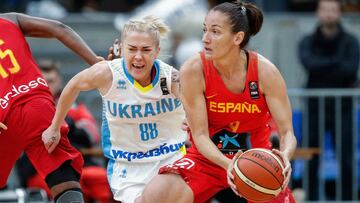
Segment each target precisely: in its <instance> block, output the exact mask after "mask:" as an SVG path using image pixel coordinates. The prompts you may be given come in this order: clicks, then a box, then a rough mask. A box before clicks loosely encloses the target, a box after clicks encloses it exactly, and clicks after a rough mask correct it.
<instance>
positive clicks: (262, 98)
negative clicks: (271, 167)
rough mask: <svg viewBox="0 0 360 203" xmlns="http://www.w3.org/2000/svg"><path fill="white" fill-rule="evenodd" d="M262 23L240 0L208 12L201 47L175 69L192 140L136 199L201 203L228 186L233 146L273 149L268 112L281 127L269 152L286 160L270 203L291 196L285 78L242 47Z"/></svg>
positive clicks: (290, 137)
mask: <svg viewBox="0 0 360 203" xmlns="http://www.w3.org/2000/svg"><path fill="white" fill-rule="evenodd" d="M262 22H263V15H262V12H261V11H260V10H259V9H258V8H257V7H256V6H255V5H253V4H250V3H243V2H241V1H237V2H234V3H222V4H219V5H217V6H215V7H214V8H212V9H211V10H210V11H209V13H208V14H207V16H206V18H205V21H204V34H203V39H202V40H203V43H204V48H205V49H204V51H202V52H201V53H200V54H197V55H196V56H194V57H192V58H190V59H189V60H187V61H186V62H185V64H184V65H183V67H182V68H181V70H180V83H181V91H182V102H183V105H184V107H185V110H186V113H187V119H188V123H189V126H190V129H191V140H192V142H193V145H192V147H191V148H190V149H189V150H188V153H187V155H186V156H185V157H184V158H182V159H180V160H178V161H177V162H175V163H173V164H172V165H169V166H166V167H163V168H162V169H161V170H160V175H158V176H156V177H155V178H153V180H152V181H151V182H150V183H149V185H148V186H147V187H146V188H145V191H144V193H143V196H142V198H141V199H138V201H137V203H140V202H141V203H149V202H157V203H159V202H164V203H165V202H177V203H189V202H195V203H203V202H206V201H208V200H209V199H210V198H211V197H212V196H213V195H214V194H215V193H217V192H218V191H220V190H222V189H225V188H228V187H229V185H230V186H231V188H232V189H233V190H234V189H235V185H234V184H233V182H232V179H233V176H232V174H231V173H230V171H231V169H232V167H233V163H234V160H235V159H236V157H237V156H238V155H240V154H241V151H239V150H242V151H244V150H247V149H249V148H259V147H260V148H267V149H270V148H271V144H270V141H269V136H270V130H271V129H270V127H269V125H268V122H269V121H270V118H271V117H272V118H273V119H274V120H275V122H276V124H277V126H278V128H279V133H280V151H277V150H274V153H276V154H278V155H279V156H280V157H281V158H282V160H283V161H284V163H285V170H284V175H285V179H286V180H285V182H284V185H283V187H284V189H283V191H282V192H281V193H280V194H279V196H277V197H276V198H275V199H274V200H272V201H271V202H272V203H274V202H279V203H280V202H281V203H284V202H295V200H294V198H293V197H292V195H291V192H290V190H289V189H288V188H287V184H288V182H289V179H290V175H291V165H290V162H289V160H290V158H291V156H292V155H293V153H294V151H295V148H296V138H295V136H294V132H293V129H292V121H291V120H292V119H291V117H292V115H291V107H290V103H289V99H288V96H287V93H286V86H285V82H284V80H283V78H282V76H281V75H280V72H279V71H278V69H277V68H276V67H275V66H274V65H273V64H272V63H271V62H270V61H268V60H267V59H266V58H265V57H263V56H261V55H260V54H257V53H255V52H253V51H250V50H246V49H245V48H244V47H245V46H246V45H247V43H248V41H249V39H250V37H251V36H253V35H255V34H256V33H257V32H258V31H259V30H260V28H261V26H262ZM238 151H239V152H238ZM179 191H181V192H179ZM234 192H235V190H234ZM240 195H241V194H240Z"/></svg>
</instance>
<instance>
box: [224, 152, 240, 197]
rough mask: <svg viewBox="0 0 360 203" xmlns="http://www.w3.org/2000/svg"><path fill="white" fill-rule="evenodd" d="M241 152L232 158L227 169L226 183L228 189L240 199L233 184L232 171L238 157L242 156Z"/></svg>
mask: <svg viewBox="0 0 360 203" xmlns="http://www.w3.org/2000/svg"><path fill="white" fill-rule="evenodd" d="M242 153H243V152H242V151H241V150H239V151H238V152H237V153H236V154H235V156H234V157H233V159H232V160H231V162H230V164H229V166H228V169H227V182H228V184H229V186H230V188H231V189H232V190H233V191H234V193H235V194H236V195H238V196H240V197H241V195H240V194H239V193H238V192H237V189H236V186H235V184H234V175H233V174H232V170H233V168H234V164H235V161H236V160H237V159H238V157H239V156H240V155H241V154H242Z"/></svg>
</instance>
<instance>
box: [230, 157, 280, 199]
mask: <svg viewBox="0 0 360 203" xmlns="http://www.w3.org/2000/svg"><path fill="white" fill-rule="evenodd" d="M238 161H239V159H237V160H236V162H235V165H234V170H235V173H236V175H237V176H238V177H239V178H240V179H241V180H243V182H244V183H246V184H247V185H248V186H250V187H252V188H253V189H255V190H257V191H259V192H263V193H265V194H269V195H274V196H276V195H277V194H279V193H280V191H281V188H282V187H279V189H277V190H271V189H268V188H265V187H262V186H260V185H258V184H256V183H255V182H253V181H252V180H250V179H249V178H247V177H246V176H245V175H244V174H243V173H242V172H241V170H240V169H239V166H238V164H237V162H238ZM255 163H256V162H255ZM244 180H246V181H244ZM248 182H250V183H252V184H253V185H250V184H249V183H248Z"/></svg>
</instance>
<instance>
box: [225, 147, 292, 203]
mask: <svg viewBox="0 0 360 203" xmlns="http://www.w3.org/2000/svg"><path fill="white" fill-rule="evenodd" d="M283 170H284V164H283V162H282V160H281V158H280V157H278V156H277V155H275V154H273V153H272V152H271V151H270V150H267V149H260V148H254V149H250V150H248V151H246V152H244V153H243V154H241V155H240V156H239V158H238V159H237V160H236V162H235V164H234V168H233V170H232V173H233V175H234V183H235V185H236V188H237V191H238V193H239V194H240V195H241V196H243V197H244V198H246V199H247V200H249V201H253V202H264V201H269V200H271V199H273V198H275V197H276V196H277V195H278V194H279V193H280V192H281V190H282V185H283V182H284V178H285V177H284V175H283V174H282V172H283Z"/></svg>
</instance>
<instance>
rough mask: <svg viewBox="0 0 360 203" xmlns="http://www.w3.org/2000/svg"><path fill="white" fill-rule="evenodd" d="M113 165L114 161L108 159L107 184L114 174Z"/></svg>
mask: <svg viewBox="0 0 360 203" xmlns="http://www.w3.org/2000/svg"><path fill="white" fill-rule="evenodd" d="M114 164H115V160H113V159H109V162H108V165H107V179H108V182H109V183H111V177H112V175H113V173H114Z"/></svg>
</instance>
